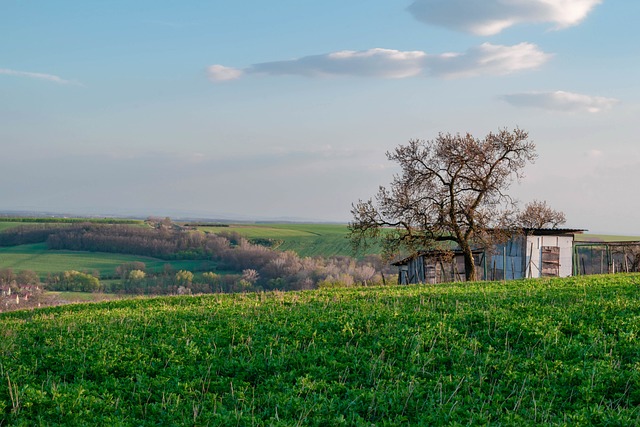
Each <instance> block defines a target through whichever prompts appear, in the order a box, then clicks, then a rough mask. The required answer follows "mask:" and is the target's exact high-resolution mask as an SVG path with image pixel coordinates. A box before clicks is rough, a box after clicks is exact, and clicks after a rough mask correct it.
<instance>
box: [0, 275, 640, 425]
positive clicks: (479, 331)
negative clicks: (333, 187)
mask: <svg viewBox="0 0 640 427" xmlns="http://www.w3.org/2000/svg"><path fill="white" fill-rule="evenodd" d="M639 335H640V275H637V274H636V275H610V276H592V277H588V278H584V277H581V278H568V279H552V280H527V281H511V282H506V283H488V282H484V283H474V284H449V285H442V286H406V287H388V288H347V289H330V290H329V289H325V290H319V291H309V292H302V293H294V292H292V293H278V292H276V293H266V294H235V295H209V296H198V297H170V298H156V299H136V300H121V301H112V302H106V303H98V304H79V305H73V306H63V307H55V308H47V309H42V310H35V311H22V312H14V313H6V314H0V381H1V382H2V386H0V425H18V426H31V425H119V426H144V425H149V426H150V425H239V426H294V425H299V426H372V425H380V426H385V425H388V426H397V425H504V426H523V425H525V426H526V425H531V426H534V425H535V426H538V425H617V426H623V425H624V426H627V425H638V423H639V422H640V340H638V336H639Z"/></svg>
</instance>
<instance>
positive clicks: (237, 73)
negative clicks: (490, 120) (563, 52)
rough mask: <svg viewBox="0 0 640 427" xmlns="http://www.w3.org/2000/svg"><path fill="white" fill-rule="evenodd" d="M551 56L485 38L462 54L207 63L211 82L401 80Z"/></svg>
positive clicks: (518, 65)
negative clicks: (253, 78)
mask: <svg viewBox="0 0 640 427" xmlns="http://www.w3.org/2000/svg"><path fill="white" fill-rule="evenodd" d="M550 57H551V55H549V54H546V53H544V52H542V51H541V50H540V49H539V48H538V47H537V46H536V45H534V44H530V43H520V44H517V45H514V46H501V45H493V44H490V43H484V44H482V45H480V46H477V47H474V48H471V49H469V50H468V51H466V52H464V53H444V54H436V55H431V54H427V53H426V52H423V51H399V50H393V49H380V48H375V49H369V50H365V51H351V50H348V51H340V52H334V53H329V54H324V55H313V56H305V57H303V58H298V59H292V60H288V61H276V62H264V63H260V64H254V65H252V66H250V67H248V68H245V69H237V68H230V67H225V66H223V65H212V66H210V67H209V68H208V70H209V78H210V79H211V80H212V81H224V80H233V79H237V78H240V77H241V76H242V75H244V74H266V75H275V76H280V75H297V76H305V77H332V76H350V77H377V78H389V79H402V78H408V77H415V76H418V75H423V74H425V75H431V76H434V77H471V76H477V75H485V74H486V75H503V74H509V73H512V72H515V71H520V70H524V69H530V68H536V67H538V66H540V65H542V64H543V63H544V62H546V61H547V60H548V59H549V58H550Z"/></svg>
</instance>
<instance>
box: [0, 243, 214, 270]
mask: <svg viewBox="0 0 640 427" xmlns="http://www.w3.org/2000/svg"><path fill="white" fill-rule="evenodd" d="M134 261H141V262H144V263H145V265H146V267H147V271H149V272H161V271H162V270H163V269H164V266H165V265H167V264H169V265H171V266H172V267H173V269H175V270H190V271H201V270H215V263H214V262H213V261H206V260H180V261H164V260H160V259H157V258H150V257H143V256H138V255H124V254H112V253H104V252H80V251H52V250H48V249H47V248H46V244H44V243H36V244H31V245H21V246H12V247H5V248H0V268H11V269H12V270H14V271H20V270H33V271H35V272H36V273H38V275H39V276H41V278H44V277H46V276H47V273H56V272H62V271H67V270H78V271H89V272H92V271H94V270H97V271H98V272H99V273H100V276H101V277H110V276H113V275H115V269H116V267H117V266H119V265H121V264H124V263H129V262H134Z"/></svg>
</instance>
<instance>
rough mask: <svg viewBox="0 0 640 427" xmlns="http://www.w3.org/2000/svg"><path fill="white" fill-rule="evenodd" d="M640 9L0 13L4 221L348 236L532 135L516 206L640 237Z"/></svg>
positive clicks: (494, 0) (498, 2)
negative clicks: (416, 146)
mask: <svg viewBox="0 0 640 427" xmlns="http://www.w3.org/2000/svg"><path fill="white" fill-rule="evenodd" d="M638 16H640V2H638V1H635V0H617V1H613V0H483V1H481V2H480V1H477V0H446V1H445V0H323V1H305V0H276V1H270V2H267V1H264V0H245V1H242V2H239V1H222V0H210V1H198V0H194V1H188V2H180V1H167V0H135V1H132V0H126V1H125V0H110V1H108V2H105V1H96V0H83V1H72V0H59V1H55V2H53V1H44V0H0V144H1V145H2V150H1V153H2V154H1V155H0V156H1V157H0V210H4V211H7V210H12V211H18V210H30V211H46V212H57V213H68V214H76V215H105V216H106V215H136V216H150V215H155V216H171V217H173V218H178V217H202V218H212V219H238V220H239V219H242V220H306V221H337V222H348V221H349V220H350V219H351V214H350V209H351V206H352V203H355V202H357V201H358V200H360V199H362V200H366V199H369V198H371V197H373V196H375V194H376V192H377V189H378V187H379V186H380V185H384V186H388V184H389V183H390V182H391V180H392V177H393V174H394V173H398V169H397V165H396V164H394V163H393V162H390V161H389V160H387V157H386V154H385V153H386V152H387V151H391V150H393V149H394V148H395V147H397V146H398V145H401V144H406V143H407V142H408V141H409V140H410V139H424V140H431V139H434V138H436V137H437V135H438V134H439V133H452V134H455V133H462V134H464V133H467V132H469V133H471V134H473V135H474V136H476V137H478V138H482V137H484V136H485V135H486V134H487V133H489V132H495V131H497V130H499V129H504V128H506V129H514V128H516V127H518V128H521V129H524V130H526V131H528V132H529V137H530V139H531V140H532V141H533V142H535V144H536V147H537V153H538V156H539V157H538V159H537V160H536V162H535V163H534V164H531V165H528V166H527V167H526V168H525V170H524V173H525V178H524V179H523V180H521V181H520V182H514V183H513V184H512V186H511V187H510V189H509V193H510V194H512V195H513V196H514V197H515V198H517V199H518V200H520V202H521V205H524V204H525V203H527V202H529V201H532V200H534V199H535V200H545V201H547V202H548V204H549V205H550V206H551V207H552V208H554V209H557V210H561V211H563V212H564V213H565V214H566V216H567V224H566V226H567V227H572V228H581V229H587V230H589V231H590V232H593V233H611V234H626V235H640V221H638V219H640V215H639V214H638V212H640V197H638V190H637V187H638V185H639V184H640V144H639V143H638V137H637V127H638V121H639V119H640V84H639V82H638V81H639V78H638V76H640V43H638V41H639V40H640V27H639V26H638V25H637V22H636V21H637V17H638Z"/></svg>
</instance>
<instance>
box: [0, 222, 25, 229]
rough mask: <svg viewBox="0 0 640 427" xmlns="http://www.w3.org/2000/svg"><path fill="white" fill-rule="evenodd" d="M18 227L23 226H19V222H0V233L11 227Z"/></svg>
mask: <svg viewBox="0 0 640 427" xmlns="http://www.w3.org/2000/svg"><path fill="white" fill-rule="evenodd" d="M20 225H24V224H21V223H19V222H6V221H0V231H3V230H7V229H9V228H13V227H19V226H20Z"/></svg>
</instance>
